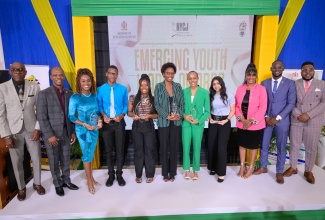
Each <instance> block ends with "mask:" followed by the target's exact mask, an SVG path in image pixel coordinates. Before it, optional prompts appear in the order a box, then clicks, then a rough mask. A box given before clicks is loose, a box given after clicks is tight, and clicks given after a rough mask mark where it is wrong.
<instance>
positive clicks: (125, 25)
mask: <svg viewBox="0 0 325 220" xmlns="http://www.w3.org/2000/svg"><path fill="white" fill-rule="evenodd" d="M121 30H122V31H127V30H128V23H127V22H126V21H123V22H122V23H121Z"/></svg>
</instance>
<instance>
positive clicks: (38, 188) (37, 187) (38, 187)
mask: <svg viewBox="0 0 325 220" xmlns="http://www.w3.org/2000/svg"><path fill="white" fill-rule="evenodd" d="M33 188H34V189H35V190H36V191H37V193H38V195H44V194H45V189H44V187H43V186H42V185H36V184H33Z"/></svg>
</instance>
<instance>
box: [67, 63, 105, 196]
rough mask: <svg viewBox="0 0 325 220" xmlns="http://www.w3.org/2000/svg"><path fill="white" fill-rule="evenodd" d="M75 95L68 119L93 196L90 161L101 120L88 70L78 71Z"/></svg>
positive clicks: (95, 183) (93, 181)
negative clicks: (74, 134)
mask: <svg viewBox="0 0 325 220" xmlns="http://www.w3.org/2000/svg"><path fill="white" fill-rule="evenodd" d="M76 84H77V85H76V87H77V88H76V90H77V93H75V94H74V95H72V96H71V98H70V104H69V119H70V121H72V122H73V123H75V124H76V126H75V129H76V135H77V138H78V141H79V144H80V148H81V151H82V158H81V159H82V161H83V164H84V167H85V171H86V175H87V181H88V182H87V184H88V190H89V192H90V193H91V194H95V188H94V186H96V185H98V183H97V182H96V181H95V179H94V177H93V173H92V160H93V158H94V152H95V148H96V144H97V139H98V129H99V128H101V127H102V120H101V119H100V117H99V116H98V115H99V112H98V104H97V97H96V87H95V86H94V85H95V82H94V77H93V74H92V73H91V71H90V70H89V69H79V70H78V71H77V79H76Z"/></svg>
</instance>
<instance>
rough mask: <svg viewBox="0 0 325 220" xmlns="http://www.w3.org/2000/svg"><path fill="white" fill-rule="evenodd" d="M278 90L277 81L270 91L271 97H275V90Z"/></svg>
mask: <svg viewBox="0 0 325 220" xmlns="http://www.w3.org/2000/svg"><path fill="white" fill-rule="evenodd" d="M277 88H278V81H276V80H275V81H274V86H273V91H272V95H273V97H274V96H275V93H276V90H277Z"/></svg>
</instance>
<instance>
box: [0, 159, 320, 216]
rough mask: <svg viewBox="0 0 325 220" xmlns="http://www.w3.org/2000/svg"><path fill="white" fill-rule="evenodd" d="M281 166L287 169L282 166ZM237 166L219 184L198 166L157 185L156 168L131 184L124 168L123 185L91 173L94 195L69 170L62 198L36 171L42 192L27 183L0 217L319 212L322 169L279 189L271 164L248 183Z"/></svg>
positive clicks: (130, 173)
mask: <svg viewBox="0 0 325 220" xmlns="http://www.w3.org/2000/svg"><path fill="white" fill-rule="evenodd" d="M286 168H287V167H286ZM238 170H239V167H237V166H229V167H227V176H226V179H225V181H224V182H223V183H218V182H217V176H210V175H209V173H208V170H207V169H206V167H203V168H201V171H200V172H199V180H198V181H192V180H190V181H186V180H185V179H184V178H183V175H184V171H183V170H182V169H181V168H180V167H179V168H178V175H177V176H176V180H175V181H174V182H173V183H172V182H167V183H165V182H163V180H162V177H161V175H160V174H161V169H160V168H157V169H156V177H155V180H154V182H153V183H150V184H148V183H146V182H145V179H143V180H144V181H143V182H142V183H141V184H137V183H136V182H135V181H134V180H135V173H134V170H133V169H125V170H124V174H123V176H124V178H125V180H126V186H124V187H120V186H118V184H117V182H116V181H115V182H114V185H113V186H112V187H106V186H105V181H106V179H107V170H95V171H94V177H95V179H96V180H97V181H99V182H100V183H101V185H100V186H99V187H97V188H96V194H95V195H91V194H90V193H89V192H88V190H87V185H86V180H85V179H84V171H74V170H72V171H71V179H72V182H73V183H74V184H76V185H78V186H79V187H80V189H79V190H77V191H72V190H68V189H67V188H65V196H64V197H59V196H57V195H56V193H55V188H54V186H53V184H52V178H51V174H50V172H49V171H43V172H42V185H43V186H44V187H45V189H46V194H45V195H43V196H39V195H38V194H37V193H36V191H34V190H33V188H32V181H31V182H29V184H28V185H27V197H26V200H25V201H23V202H19V201H18V200H17V198H14V199H13V200H12V201H11V202H10V203H9V204H8V205H7V206H6V207H5V208H4V209H3V210H0V219H1V220H4V219H15V220H16V219H67V218H68V219H74V218H107V217H129V216H160V215H186V214H208V213H239V212H269V211H291V210H325V196H324V184H325V171H324V170H322V169H320V168H319V167H317V166H315V168H314V176H315V179H316V182H315V184H314V185H312V184H309V183H307V182H306V181H305V178H304V177H303V170H304V167H303V166H299V167H298V170H299V172H298V175H293V176H292V177H288V178H285V183H284V184H282V185H280V184H277V183H276V182H275V166H274V165H271V166H269V172H268V173H266V174H261V175H259V176H252V177H251V178H249V179H242V178H240V177H238V176H237V172H238Z"/></svg>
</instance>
